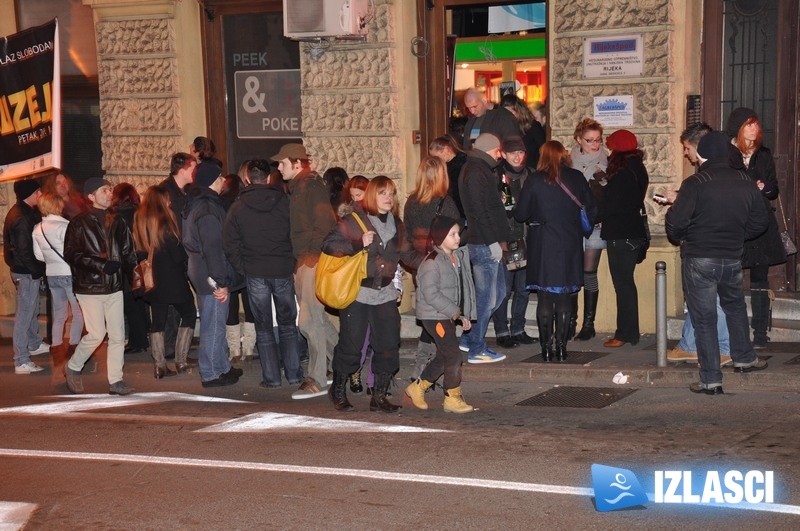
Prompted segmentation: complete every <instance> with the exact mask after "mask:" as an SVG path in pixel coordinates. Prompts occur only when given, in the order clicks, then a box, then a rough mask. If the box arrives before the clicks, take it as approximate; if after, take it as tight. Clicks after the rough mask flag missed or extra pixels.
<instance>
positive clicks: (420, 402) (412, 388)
mask: <svg viewBox="0 0 800 531" xmlns="http://www.w3.org/2000/svg"><path fill="white" fill-rule="evenodd" d="M432 385H433V382H429V381H428V380H420V379H416V380H414V381H413V382H411V383H410V384H408V387H406V396H407V397H408V398H410V399H411V403H413V404H414V406H415V407H416V408H418V409H428V404H427V402H425V391H427V390H428V388H430V386H432Z"/></svg>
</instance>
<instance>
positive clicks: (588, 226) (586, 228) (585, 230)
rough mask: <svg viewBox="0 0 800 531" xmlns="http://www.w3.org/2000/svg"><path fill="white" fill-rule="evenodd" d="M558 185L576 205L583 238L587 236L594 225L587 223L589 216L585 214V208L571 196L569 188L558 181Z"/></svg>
mask: <svg viewBox="0 0 800 531" xmlns="http://www.w3.org/2000/svg"><path fill="white" fill-rule="evenodd" d="M558 185H559V186H560V187H561V189H562V190H564V191H565V192H566V193H567V195H568V196H569V198H570V199H572V201H573V202H574V203H575V204H576V205H578V208H580V209H581V229H582V230H583V235H584V236H589V235H590V234H591V233H592V231H593V230H594V225H593V224H592V222H591V221H589V214H587V213H586V207H585V206H583V203H581V202H580V201H578V198H577V197H575V196H574V195H573V194H572V192H570V191H569V188H567V187H566V185H564V183H563V182H561V180H559V181H558Z"/></svg>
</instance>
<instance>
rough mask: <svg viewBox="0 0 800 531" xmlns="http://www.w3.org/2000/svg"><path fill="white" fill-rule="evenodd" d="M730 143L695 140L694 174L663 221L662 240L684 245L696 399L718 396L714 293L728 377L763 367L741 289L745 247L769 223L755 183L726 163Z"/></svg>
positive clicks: (714, 135) (718, 137)
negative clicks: (725, 335) (723, 326)
mask: <svg viewBox="0 0 800 531" xmlns="http://www.w3.org/2000/svg"><path fill="white" fill-rule="evenodd" d="M728 146H729V142H728V139H727V138H726V137H725V135H724V134H722V133H720V132H711V133H708V134H706V135H705V136H704V137H703V138H701V139H700V142H699V143H698V145H697V156H698V159H699V162H700V167H699V168H698V172H697V173H696V174H694V175H692V176H690V177H688V178H687V179H686V180H684V181H683V184H681V188H680V192H679V193H678V197H677V199H676V200H675V203H674V204H673V205H672V207H671V208H670V209H669V210H668V211H667V215H666V217H665V222H666V231H667V236H669V237H670V239H672V240H673V241H678V242H682V246H683V253H682V275H683V291H684V297H685V298H686V305H687V306H688V307H689V313H690V314H691V315H692V320H693V322H694V327H695V335H696V338H697V356H698V361H699V362H700V365H701V367H700V382H697V383H693V384H691V385H690V386H689V389H690V390H691V391H692V392H694V393H705V394H708V395H716V394H722V393H723V391H722V371H721V370H720V360H719V342H718V339H717V301H716V299H717V295H719V299H720V305H721V306H722V310H723V311H724V312H725V317H726V320H727V322H728V331H729V333H730V343H731V358H733V365H734V372H737V373H744V372H751V371H758V370H762V369H765V368H766V367H767V362H766V361H764V360H761V359H759V358H758V356H756V352H755V350H753V345H752V344H751V343H750V336H749V331H748V326H747V325H748V323H747V307H746V306H745V302H744V291H743V289H742V249H743V247H744V241H745V240H746V239H751V238H754V237H756V236H758V235H759V234H761V233H763V232H764V231H765V230H766V229H767V226H768V225H769V217H768V212H767V209H766V206H765V205H764V201H763V200H762V199H761V195H760V192H759V190H758V188H757V187H756V185H755V183H754V182H753V181H751V180H750V178H749V177H748V176H747V175H746V174H745V173H744V172H742V171H739V170H735V169H732V168H731V167H730V166H729V165H728Z"/></svg>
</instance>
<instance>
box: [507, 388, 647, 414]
mask: <svg viewBox="0 0 800 531" xmlns="http://www.w3.org/2000/svg"><path fill="white" fill-rule="evenodd" d="M636 391H638V389H633V388H625V387H622V388H617V387H569V386H560V387H553V388H552V389H550V390H548V391H545V392H544V393H539V394H538V395H536V396H532V397H530V398H527V399H525V400H523V401H522V402H520V403H518V404H517V405H518V406H540V407H579V408H593V409H601V408H604V407H606V406H607V405H609V404H613V403H614V402H616V401H617V400H621V399H623V398H625V397H626V396H628V395H630V394H633V393H635V392H636Z"/></svg>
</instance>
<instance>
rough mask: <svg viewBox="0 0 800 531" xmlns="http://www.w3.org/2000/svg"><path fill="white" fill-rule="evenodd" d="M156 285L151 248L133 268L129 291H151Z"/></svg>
mask: <svg viewBox="0 0 800 531" xmlns="http://www.w3.org/2000/svg"><path fill="white" fill-rule="evenodd" d="M155 287H156V283H155V280H154V278H153V248H152V247H150V252H149V253H147V258H146V259H145V260H142V261H141V262H139V263H138V264H136V267H134V268H133V278H132V279H131V291H133V292H137V291H142V290H144V291H145V292H148V291H152V289H153V288H155Z"/></svg>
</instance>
